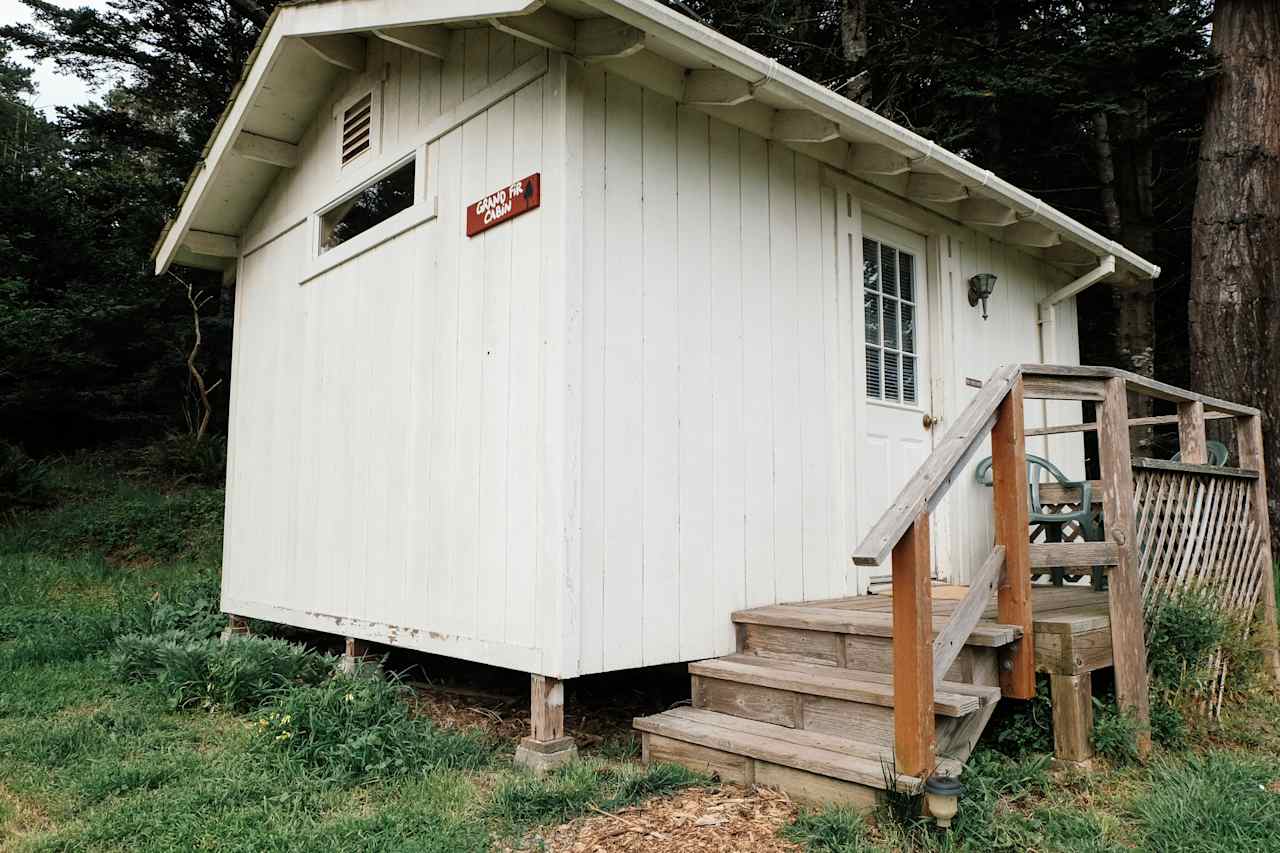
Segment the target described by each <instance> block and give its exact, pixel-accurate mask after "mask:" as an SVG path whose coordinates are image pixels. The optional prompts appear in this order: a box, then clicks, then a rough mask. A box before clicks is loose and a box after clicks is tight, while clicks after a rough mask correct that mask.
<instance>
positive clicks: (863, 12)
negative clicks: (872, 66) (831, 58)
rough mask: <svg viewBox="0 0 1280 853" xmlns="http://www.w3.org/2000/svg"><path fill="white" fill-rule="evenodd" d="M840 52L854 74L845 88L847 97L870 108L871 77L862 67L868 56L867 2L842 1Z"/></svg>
mask: <svg viewBox="0 0 1280 853" xmlns="http://www.w3.org/2000/svg"><path fill="white" fill-rule="evenodd" d="M840 51H841V53H842V54H843V55H844V60H845V61H846V62H848V63H849V67H850V68H851V69H852V70H853V72H854V76H852V77H851V78H850V79H849V83H848V85H847V86H846V87H845V93H844V95H845V97H846V98H848V99H849V100H851V101H854V102H856V103H859V104H862V105H863V106H864V107H865V106H868V105H869V104H870V101H871V75H870V72H869V71H868V69H866V68H863V67H862V64H863V59H864V58H866V55H867V0H841V4H840Z"/></svg>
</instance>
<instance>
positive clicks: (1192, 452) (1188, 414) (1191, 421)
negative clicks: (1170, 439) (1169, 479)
mask: <svg viewBox="0 0 1280 853" xmlns="http://www.w3.org/2000/svg"><path fill="white" fill-rule="evenodd" d="M1208 447H1209V445H1208V441H1207V440H1206V438H1205V433H1204V403H1201V402H1200V401H1199V400H1189V401H1187V402H1185V403H1179V404H1178V452H1179V453H1181V454H1182V455H1181V456H1180V457H1179V458H1180V459H1181V460H1182V461H1183V462H1186V463H1188V464H1192V465H1203V464H1205V463H1206V462H1208V461H1209V451H1208Z"/></svg>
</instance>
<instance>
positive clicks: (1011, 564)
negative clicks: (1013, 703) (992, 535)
mask: <svg viewBox="0 0 1280 853" xmlns="http://www.w3.org/2000/svg"><path fill="white" fill-rule="evenodd" d="M1022 399H1023V387H1022V377H1021V376H1019V377H1018V378H1017V379H1015V380H1014V382H1013V386H1012V387H1011V388H1010V389H1009V393H1008V394H1007V395H1005V398H1004V401H1003V402H1001V404H1000V408H999V410H998V411H997V413H996V422H995V426H994V427H992V429H991V482H992V496H991V500H992V511H993V513H994V516H995V528H996V531H995V532H996V544H997V545H1003V546H1004V548H1005V562H1004V571H1003V573H1002V574H1001V575H1000V584H999V587H998V592H997V594H996V603H997V608H996V609H997V611H998V612H999V619H1000V622H1001V623H1003V624H1006V625H1018V626H1021V628H1022V636H1021V637H1020V638H1019V639H1018V640H1017V641H1016V642H1015V643H1013V644H1012V645H1011V646H1009V647H1008V654H1009V656H1008V657H1007V658H1006V659H1005V661H1004V664H1003V666H1002V667H1001V672H1000V689H1001V691H1002V692H1003V693H1004V695H1005V696H1009V697H1012V698H1014V699H1030V698H1032V697H1033V696H1035V695H1036V661H1035V646H1034V643H1035V640H1034V632H1033V630H1032V624H1033V619H1032V612H1031V538H1030V524H1031V518H1030V512H1031V511H1030V507H1029V506H1028V497H1027V447H1026V437H1025V435H1024V425H1023V406H1022Z"/></svg>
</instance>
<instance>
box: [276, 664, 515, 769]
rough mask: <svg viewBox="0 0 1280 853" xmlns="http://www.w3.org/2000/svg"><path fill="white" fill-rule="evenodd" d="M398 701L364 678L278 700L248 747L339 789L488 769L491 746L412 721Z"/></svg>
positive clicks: (470, 735) (387, 687) (386, 686)
mask: <svg viewBox="0 0 1280 853" xmlns="http://www.w3.org/2000/svg"><path fill="white" fill-rule="evenodd" d="M404 699H405V690H404V688H402V687H401V686H400V685H398V684H396V683H395V682H388V681H384V680H383V679H381V678H377V677H365V676H335V677H333V678H330V679H327V680H325V681H324V682H323V683H317V684H311V685H307V686H302V687H295V688H293V689H291V690H287V691H281V692H277V693H276V694H275V701H274V702H273V703H272V704H271V705H270V706H269V707H267V708H264V709H263V711H262V712H261V714H260V715H259V716H258V718H257V720H256V721H255V722H254V723H253V729H254V747H255V748H256V749H259V750H263V751H268V752H272V753H275V754H279V755H281V756H284V757H285V758H286V759H287V760H288V761H290V762H293V763H296V764H299V765H301V766H303V767H306V768H307V769H308V770H311V771H314V772H316V773H318V774H319V776H321V777H322V778H325V779H329V780H334V781H340V782H346V781H349V780H352V779H356V778H362V779H387V778H394V777H398V776H403V775H405V774H408V773H419V772H422V771H426V770H439V769H453V770H459V769H463V770H474V769H478V768H481V767H485V766H487V765H488V764H490V763H491V762H492V761H493V758H494V755H495V753H496V751H497V744H496V742H494V741H493V740H492V739H491V738H489V737H487V736H484V735H482V734H479V733H477V732H459V731H450V730H446V729H441V728H439V727H437V726H436V725H435V724H434V723H432V722H431V721H430V720H426V719H422V718H415V717H413V716H412V715H411V714H410V711H409V705H408V703H406V702H405V701H404Z"/></svg>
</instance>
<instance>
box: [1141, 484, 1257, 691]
mask: <svg viewBox="0 0 1280 853" xmlns="http://www.w3.org/2000/svg"><path fill="white" fill-rule="evenodd" d="M1133 474H1134V476H1133V484H1134V499H1135V503H1136V509H1137V521H1138V524H1137V550H1138V558H1139V563H1138V564H1139V571H1140V576H1141V580H1142V591H1143V611H1144V616H1145V617H1146V618H1145V621H1146V624H1147V629H1148V631H1150V629H1151V626H1152V624H1153V622H1154V619H1155V616H1156V614H1157V613H1158V611H1159V608H1160V606H1161V604H1162V603H1163V602H1165V601H1167V600H1169V598H1171V597H1173V596H1176V595H1178V594H1179V593H1182V592H1184V591H1188V590H1191V591H1195V592H1197V593H1200V594H1202V595H1205V596H1207V597H1208V598H1209V599H1210V600H1211V601H1213V602H1214V603H1216V604H1217V606H1218V609H1219V612H1220V613H1222V614H1223V615H1225V616H1226V617H1227V618H1229V619H1231V620H1232V621H1235V622H1239V623H1241V624H1243V625H1244V626H1245V630H1246V631H1247V630H1248V625H1249V623H1250V622H1251V617H1252V615H1253V612H1254V608H1256V607H1257V604H1258V598H1259V596H1260V594H1261V592H1262V584H1263V579H1264V572H1266V571H1268V570H1269V567H1266V566H1264V565H1263V559H1262V555H1263V546H1264V544H1265V536H1266V531H1265V530H1261V529H1259V526H1258V524H1257V523H1256V522H1255V519H1256V518H1257V515H1256V514H1255V513H1254V512H1253V506H1252V502H1253V491H1254V490H1253V486H1254V479H1255V477H1254V476H1252V475H1251V473H1250V472H1244V471H1239V470H1237V469H1229V468H1224V469H1220V470H1219V471H1215V472H1213V473H1208V472H1206V471H1204V469H1203V468H1201V469H1200V470H1197V471H1190V470H1176V469H1173V468H1172V467H1170V468H1150V467H1146V466H1142V467H1137V466H1135V470H1134V472H1133ZM1211 666H1212V669H1211V672H1212V673H1213V676H1214V684H1213V690H1212V706H1213V710H1214V712H1215V713H1217V711H1218V709H1219V708H1220V706H1221V702H1222V692H1223V688H1224V685H1225V681H1226V662H1225V660H1224V659H1223V656H1222V653H1221V651H1219V652H1217V653H1216V654H1215V656H1214V659H1213V660H1212V661H1211Z"/></svg>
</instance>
